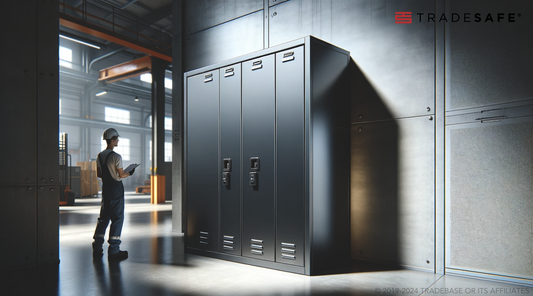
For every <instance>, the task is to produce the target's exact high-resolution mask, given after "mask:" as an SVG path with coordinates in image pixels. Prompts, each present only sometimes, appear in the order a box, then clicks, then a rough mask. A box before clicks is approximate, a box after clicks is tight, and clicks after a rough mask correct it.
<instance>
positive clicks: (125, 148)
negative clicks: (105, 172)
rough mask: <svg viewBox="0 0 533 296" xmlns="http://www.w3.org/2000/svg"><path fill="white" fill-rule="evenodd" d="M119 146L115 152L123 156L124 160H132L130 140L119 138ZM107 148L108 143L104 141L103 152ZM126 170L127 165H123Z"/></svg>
mask: <svg viewBox="0 0 533 296" xmlns="http://www.w3.org/2000/svg"><path fill="white" fill-rule="evenodd" d="M118 139H119V141H118V146H117V147H115V149H114V151H115V152H116V153H118V154H120V155H121V156H122V160H123V161H124V160H130V158H131V157H130V139H127V138H122V137H119V138H118ZM106 148H107V141H102V150H105V149H106ZM122 165H123V166H124V168H126V165H125V164H124V163H123V164H122Z"/></svg>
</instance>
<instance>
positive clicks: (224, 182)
mask: <svg viewBox="0 0 533 296" xmlns="http://www.w3.org/2000/svg"><path fill="white" fill-rule="evenodd" d="M222 185H224V186H229V185H230V173H229V172H223V173H222Z"/></svg>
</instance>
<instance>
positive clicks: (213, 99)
mask: <svg viewBox="0 0 533 296" xmlns="http://www.w3.org/2000/svg"><path fill="white" fill-rule="evenodd" d="M218 104H219V73H218V70H215V71H212V72H206V73H202V74H199V75H196V76H192V77H189V78H188V79H187V164H186V167H187V213H188V215H187V246H188V247H193V248H200V249H206V250H213V251H216V250H218V246H217V245H218V240H217V237H218V234H217V229H218V188H219V186H218V182H219V178H218V171H219V170H218V112H219V106H218Z"/></svg>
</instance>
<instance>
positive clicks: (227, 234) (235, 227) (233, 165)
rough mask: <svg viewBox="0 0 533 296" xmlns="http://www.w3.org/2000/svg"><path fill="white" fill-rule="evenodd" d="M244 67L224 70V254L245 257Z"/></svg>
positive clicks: (221, 220) (221, 136)
mask: <svg viewBox="0 0 533 296" xmlns="http://www.w3.org/2000/svg"><path fill="white" fill-rule="evenodd" d="M240 158H241V64H236V65H232V66H229V67H226V68H222V69H220V159H219V163H220V169H219V174H220V176H221V178H222V179H221V182H219V186H220V235H219V241H220V242H221V244H220V250H221V251H222V252H225V253H230V254H235V255H241V159H240Z"/></svg>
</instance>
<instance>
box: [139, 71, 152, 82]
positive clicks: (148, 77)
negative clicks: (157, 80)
mask: <svg viewBox="0 0 533 296" xmlns="http://www.w3.org/2000/svg"><path fill="white" fill-rule="evenodd" d="M140 78H141V81H144V82H148V83H152V74H150V73H146V74H141V77H140Z"/></svg>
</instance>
